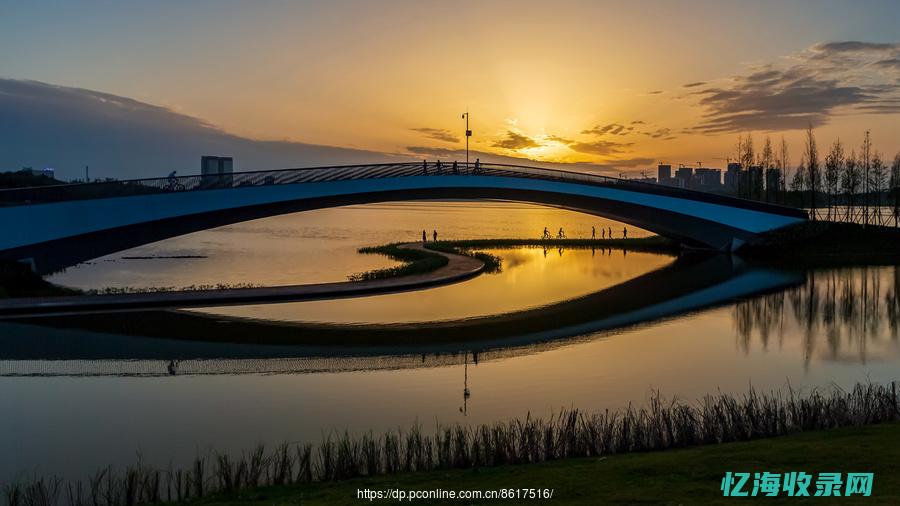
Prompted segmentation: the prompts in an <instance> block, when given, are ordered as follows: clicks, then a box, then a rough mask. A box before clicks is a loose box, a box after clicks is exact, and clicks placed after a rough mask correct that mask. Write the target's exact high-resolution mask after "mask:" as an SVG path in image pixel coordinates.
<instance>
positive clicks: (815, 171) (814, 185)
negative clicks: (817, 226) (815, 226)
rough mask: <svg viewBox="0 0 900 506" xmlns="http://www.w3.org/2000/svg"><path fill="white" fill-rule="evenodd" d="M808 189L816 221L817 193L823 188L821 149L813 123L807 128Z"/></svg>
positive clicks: (811, 209) (810, 206)
mask: <svg viewBox="0 0 900 506" xmlns="http://www.w3.org/2000/svg"><path fill="white" fill-rule="evenodd" d="M804 155H805V156H806V172H807V175H806V187H807V188H808V189H809V208H810V211H811V213H812V217H813V219H816V192H817V191H818V190H819V187H820V186H821V183H822V182H821V176H820V175H819V149H818V148H817V147H816V138H815V136H814V135H813V127H812V123H810V124H809V126H808V127H806V150H805V153H804Z"/></svg>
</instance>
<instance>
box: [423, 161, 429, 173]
mask: <svg viewBox="0 0 900 506" xmlns="http://www.w3.org/2000/svg"><path fill="white" fill-rule="evenodd" d="M422 175H423V176H427V175H428V160H422Z"/></svg>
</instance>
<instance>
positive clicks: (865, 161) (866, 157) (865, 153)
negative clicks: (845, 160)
mask: <svg viewBox="0 0 900 506" xmlns="http://www.w3.org/2000/svg"><path fill="white" fill-rule="evenodd" d="M871 151H872V139H871V138H870V137H869V131H868V130H866V136H865V137H864V138H863V145H862V151H861V152H860V153H859V156H860V162H862V164H861V165H862V172H863V180H862V184H863V226H865V225H868V224H869V167H870V165H871V156H872V153H871Z"/></svg>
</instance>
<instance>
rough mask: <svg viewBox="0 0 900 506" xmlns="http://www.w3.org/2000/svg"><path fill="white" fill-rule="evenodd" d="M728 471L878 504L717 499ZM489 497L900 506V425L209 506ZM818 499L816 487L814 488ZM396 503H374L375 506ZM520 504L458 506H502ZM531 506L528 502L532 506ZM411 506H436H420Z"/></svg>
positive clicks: (280, 491) (217, 500)
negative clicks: (851, 483) (524, 493)
mask: <svg viewBox="0 0 900 506" xmlns="http://www.w3.org/2000/svg"><path fill="white" fill-rule="evenodd" d="M725 471H733V472H738V471H743V472H747V471H749V472H753V471H770V472H776V473H778V472H780V473H784V472H789V471H804V472H807V473H810V474H815V473H818V472H842V473H847V472H874V473H875V479H874V486H873V492H872V496H871V497H862V496H858V497H853V498H850V499H849V500H848V499H847V498H838V499H825V498H817V497H812V498H809V499H805V498H791V497H785V496H779V497H777V498H768V497H766V498H763V497H757V498H730V497H723V496H722V493H721V491H720V489H719V486H720V483H721V480H722V476H723V474H724V473H725ZM361 488H370V489H376V490H386V489H389V488H393V489H400V490H429V489H443V490H451V489H452V490H460V489H465V490H473V489H474V490H490V489H500V488H552V489H554V494H553V498H552V500H549V501H530V502H531V503H532V504H541V503H548V504H585V505H587V504H603V503H649V504H656V503H666V504H709V503H714V504H735V503H738V504H740V503H745V502H748V501H764V502H766V503H768V504H772V503H778V504H780V503H784V504H797V503H810V502H812V503H815V504H900V425H898V424H889V425H873V426H868V427H863V428H846V429H835V430H829V431H816V432H807V433H802V434H797V435H792V436H785V437H780V438H772V439H760V440H756V441H751V442H742V443H729V444H722V445H713V446H703V447H696V448H690V449H682V450H671V451H666V452H653V453H643V454H627V455H620V456H613V457H609V458H599V459H597V458H590V459H570V460H561V461H556V462H550V463H546V464H535V465H522V466H508V467H496V468H482V469H478V470H453V471H436V472H427V473H405V474H397V475H392V476H384V477H378V478H374V479H356V480H349V481H343V482H336V483H324V484H311V485H302V486H290V487H280V488H268V489H259V490H256V491H252V492H244V493H241V494H240V495H230V496H217V497H212V498H207V499H205V500H203V501H199V502H201V503H203V504H364V503H368V502H369V501H366V500H361V499H357V489H361ZM810 490H811V492H812V491H814V490H815V485H813V486H812V487H811V488H810ZM389 502H392V501H387V500H381V501H377V500H376V501H373V504H378V503H382V504H384V503H389ZM503 502H505V503H507V504H510V503H514V502H515V501H498V500H493V501H482V502H478V501H459V500H458V501H451V502H450V503H454V504H496V503H503ZM525 503H527V501H525ZM412 504H438V502H434V501H422V500H419V501H413V502H412Z"/></svg>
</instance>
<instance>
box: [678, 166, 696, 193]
mask: <svg viewBox="0 0 900 506" xmlns="http://www.w3.org/2000/svg"><path fill="white" fill-rule="evenodd" d="M693 179H694V169H693V167H684V166H681V167H678V170H676V171H675V186H677V187H679V188H690V186H691V182H692V180H693Z"/></svg>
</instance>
